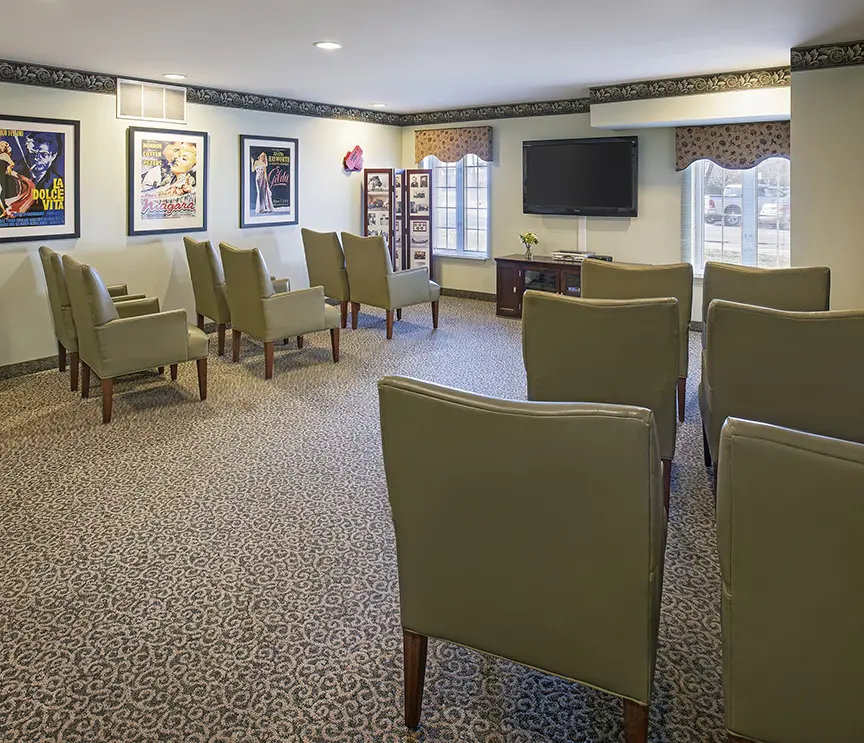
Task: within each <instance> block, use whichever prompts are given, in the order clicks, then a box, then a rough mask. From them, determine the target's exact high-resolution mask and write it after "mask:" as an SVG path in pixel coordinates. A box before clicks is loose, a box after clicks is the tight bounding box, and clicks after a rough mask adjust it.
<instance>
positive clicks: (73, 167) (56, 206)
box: [0, 116, 81, 242]
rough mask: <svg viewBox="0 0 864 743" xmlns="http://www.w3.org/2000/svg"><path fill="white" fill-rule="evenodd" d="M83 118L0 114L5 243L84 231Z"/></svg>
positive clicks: (0, 218)
mask: <svg viewBox="0 0 864 743" xmlns="http://www.w3.org/2000/svg"><path fill="white" fill-rule="evenodd" d="M79 136H80V135H79V122H78V121H68V120H65V119H33V118H26V117H23V116H0V242H21V241H24V240H39V241H42V240H59V239H62V238H75V237H80V235H81V211H80V175H79V174H80V162H79V155H78V152H79Z"/></svg>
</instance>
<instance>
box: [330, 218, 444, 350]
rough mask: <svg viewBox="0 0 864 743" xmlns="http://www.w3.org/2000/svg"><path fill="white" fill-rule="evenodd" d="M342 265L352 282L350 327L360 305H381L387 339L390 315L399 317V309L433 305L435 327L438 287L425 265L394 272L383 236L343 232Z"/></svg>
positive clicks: (400, 315)
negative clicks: (385, 313) (431, 279)
mask: <svg viewBox="0 0 864 743" xmlns="http://www.w3.org/2000/svg"><path fill="white" fill-rule="evenodd" d="M342 246H343V247H344V249H345V265H346V267H347V269H348V281H349V283H350V285H351V327H352V328H355V329H356V328H357V316H358V315H359V314H360V305H361V304H368V305H371V306H372V307H380V308H381V309H383V310H385V311H386V312H387V340H390V339H391V338H392V337H393V316H394V313H395V314H396V317H397V318H399V319H401V318H402V308H403V307H410V306H411V305H412V304H425V303H426V302H430V303H431V304H432V327H433V328H437V327H438V300H439V298H440V297H441V287H440V286H438V284H436V283H435V282H434V281H430V280H429V272H428V271H427V270H426V269H425V268H412V269H411V270H409V271H393V266H392V264H391V262H390V254H389V253H388V252H387V244H386V243H385V242H384V238H383V237H380V236H378V237H358V236H357V235H352V234H350V233H348V232H343V233H342Z"/></svg>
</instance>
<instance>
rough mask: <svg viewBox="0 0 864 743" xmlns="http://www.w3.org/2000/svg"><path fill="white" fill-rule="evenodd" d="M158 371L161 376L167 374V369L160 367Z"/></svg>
mask: <svg viewBox="0 0 864 743" xmlns="http://www.w3.org/2000/svg"><path fill="white" fill-rule="evenodd" d="M156 371H157V372H159V373H160V374H164V373H165V367H164V366H160V367H159V368H158V369H157V370H156Z"/></svg>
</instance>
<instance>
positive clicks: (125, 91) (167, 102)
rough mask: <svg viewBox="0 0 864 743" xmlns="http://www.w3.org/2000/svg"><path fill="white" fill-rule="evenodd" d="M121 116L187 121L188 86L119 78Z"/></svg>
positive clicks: (119, 112)
mask: <svg viewBox="0 0 864 743" xmlns="http://www.w3.org/2000/svg"><path fill="white" fill-rule="evenodd" d="M117 118H118V119H144V120H145V121H164V122H170V123H172V124H185V123H186V88H183V87H178V86H177V85H160V84H159V83H142V82H138V81H137V80H123V79H121V78H118V80H117Z"/></svg>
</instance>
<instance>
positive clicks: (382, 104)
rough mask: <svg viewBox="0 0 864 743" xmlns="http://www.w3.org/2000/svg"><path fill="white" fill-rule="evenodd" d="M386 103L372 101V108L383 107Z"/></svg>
mask: <svg viewBox="0 0 864 743" xmlns="http://www.w3.org/2000/svg"><path fill="white" fill-rule="evenodd" d="M386 105H387V104H386V103H373V104H372V108H384V107H385V106H386Z"/></svg>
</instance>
